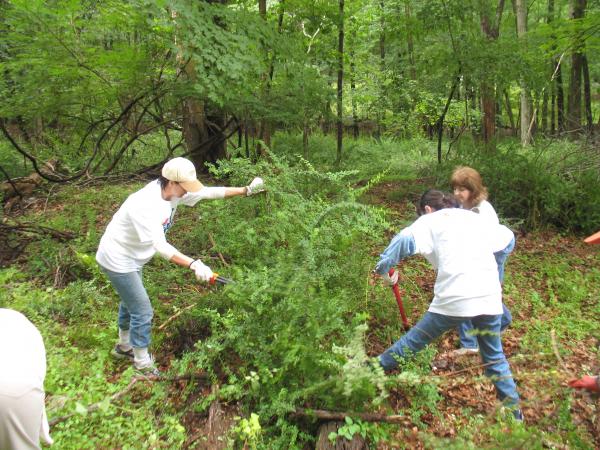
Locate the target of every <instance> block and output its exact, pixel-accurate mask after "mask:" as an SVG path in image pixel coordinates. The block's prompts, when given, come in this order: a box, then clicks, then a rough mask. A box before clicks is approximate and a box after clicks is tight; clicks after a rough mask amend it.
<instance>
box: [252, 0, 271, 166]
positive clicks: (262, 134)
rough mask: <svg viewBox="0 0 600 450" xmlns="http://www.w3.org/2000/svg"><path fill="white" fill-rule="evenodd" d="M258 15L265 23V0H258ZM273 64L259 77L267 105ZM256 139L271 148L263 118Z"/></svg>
mask: <svg viewBox="0 0 600 450" xmlns="http://www.w3.org/2000/svg"><path fill="white" fill-rule="evenodd" d="M258 14H259V15H260V17H261V19H263V20H264V21H265V22H266V21H267V0H258ZM273 64H274V61H273V60H271V63H270V67H269V70H268V72H267V73H265V74H263V75H261V79H262V85H263V89H262V91H263V95H262V98H263V100H264V101H265V102H266V103H268V97H269V92H270V91H271V78H272V76H273ZM258 138H259V139H260V140H261V141H262V142H263V143H264V145H266V146H267V147H268V148H271V127H270V124H269V121H268V120H267V119H265V118H264V117H263V118H262V119H261V120H260V124H259V132H258ZM256 150H257V154H260V155H263V154H264V148H263V144H262V143H260V142H259V143H258V148H257V149H256Z"/></svg>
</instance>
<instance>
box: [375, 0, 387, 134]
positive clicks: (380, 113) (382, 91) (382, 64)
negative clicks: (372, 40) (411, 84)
mask: <svg viewBox="0 0 600 450" xmlns="http://www.w3.org/2000/svg"><path fill="white" fill-rule="evenodd" d="M379 8H380V10H381V11H380V15H379V26H380V27H381V30H380V32H379V63H380V72H381V77H383V76H384V74H385V1H384V0H380V1H379ZM379 95H380V98H381V101H380V106H379V107H378V108H377V134H376V136H375V137H376V139H377V140H378V141H380V140H381V122H382V121H383V109H384V108H383V102H384V99H385V87H384V86H383V83H382V84H381V86H380V93H379Z"/></svg>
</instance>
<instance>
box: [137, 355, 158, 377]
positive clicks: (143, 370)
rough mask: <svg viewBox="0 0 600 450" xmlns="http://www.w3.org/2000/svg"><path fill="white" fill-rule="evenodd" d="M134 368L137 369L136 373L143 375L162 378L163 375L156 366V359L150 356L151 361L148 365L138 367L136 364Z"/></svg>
mask: <svg viewBox="0 0 600 450" xmlns="http://www.w3.org/2000/svg"><path fill="white" fill-rule="evenodd" d="M133 367H135V371H136V372H138V373H139V374H141V375H145V376H154V377H160V375H161V373H160V370H158V368H157V367H156V365H155V364H154V358H153V357H152V356H150V360H149V361H148V362H147V363H144V364H141V365H138V364H136V363H135V362H134V363H133Z"/></svg>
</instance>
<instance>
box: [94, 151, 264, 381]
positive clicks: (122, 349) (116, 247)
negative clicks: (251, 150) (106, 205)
mask: <svg viewBox="0 0 600 450" xmlns="http://www.w3.org/2000/svg"><path fill="white" fill-rule="evenodd" d="M262 190H263V180H262V179H261V178H255V179H254V180H252V182H251V183H250V184H249V185H248V186H246V187H206V186H203V185H202V183H200V181H198V180H197V178H196V168H195V167H194V164H193V163H192V162H191V161H189V160H188V159H185V158H181V157H177V158H173V159H171V160H170V161H168V162H167V163H166V164H165V165H164V166H163V168H162V172H161V176H160V177H159V178H158V179H157V180H154V181H151V182H150V183H148V184H147V185H146V186H144V187H143V188H142V189H140V190H139V191H137V192H134V193H133V194H131V195H130V196H129V197H128V198H127V200H125V202H124V203H123V204H122V205H121V207H120V208H119V210H118V211H117V212H116V213H115V215H114V216H113V218H112V220H111V221H110V223H109V224H108V226H107V227H106V231H105V232H104V235H103V236H102V238H101V239H100V245H99V247H98V251H97V253H96V261H97V262H98V264H99V265H100V268H101V269H102V271H103V272H104V273H105V274H106V275H107V277H108V279H109V280H110V282H111V284H112V286H113V287H114V289H115V291H116V292H117V294H118V295H119V298H120V300H121V302H120V304H119V314H118V325H119V342H118V343H117V344H116V346H115V347H114V349H113V351H112V355H113V356H115V357H118V358H128V359H131V360H132V361H133V365H134V366H135V368H136V369H138V370H139V371H142V372H144V373H148V374H153V375H158V370H157V368H156V366H155V364H154V360H153V358H152V356H151V355H150V354H149V353H148V346H149V345H150V331H151V324H152V316H153V310H152V305H151V303H150V298H149V297H148V294H147V292H146V289H145V288H144V283H143V280H142V269H143V267H144V265H145V264H146V263H147V262H148V261H149V260H150V259H151V258H152V257H153V256H154V254H156V253H158V254H159V255H160V256H162V257H163V258H165V259H166V260H168V261H171V262H173V263H175V264H177V265H179V266H182V267H186V268H188V269H190V270H192V271H193V272H194V273H195V275H196V278H198V279H199V280H202V281H205V282H207V281H209V280H210V279H211V278H212V276H213V272H212V270H211V269H210V268H209V267H208V266H207V265H205V264H204V263H203V262H202V261H200V260H199V259H193V258H191V257H189V256H186V255H184V254H183V253H181V252H179V251H178V250H177V249H176V248H175V247H173V246H172V245H171V244H169V243H168V242H167V239H166V236H165V235H166V233H167V232H168V231H169V229H170V228H171V226H172V225H173V218H174V216H175V212H176V210H177V207H178V206H179V205H180V204H181V205H186V206H194V205H195V204H196V203H197V202H198V201H200V200H208V199H221V198H227V197H233V196H237V195H252V194H255V193H257V192H260V191H262Z"/></svg>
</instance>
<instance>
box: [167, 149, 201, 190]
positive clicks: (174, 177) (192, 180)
mask: <svg viewBox="0 0 600 450" xmlns="http://www.w3.org/2000/svg"><path fill="white" fill-rule="evenodd" d="M162 176H163V177H165V178H166V179H167V180H169V181H175V182H177V183H179V184H180V185H181V187H182V188H184V189H185V190H186V191H187V192H198V191H199V190H200V189H202V188H203V185H202V183H200V181H198V179H197V178H196V168H195V167H194V163H193V162H191V161H190V160H189V159H186V158H182V157H177V158H173V159H171V160H169V161H167V163H166V164H165V165H164V166H163V168H162Z"/></svg>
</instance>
